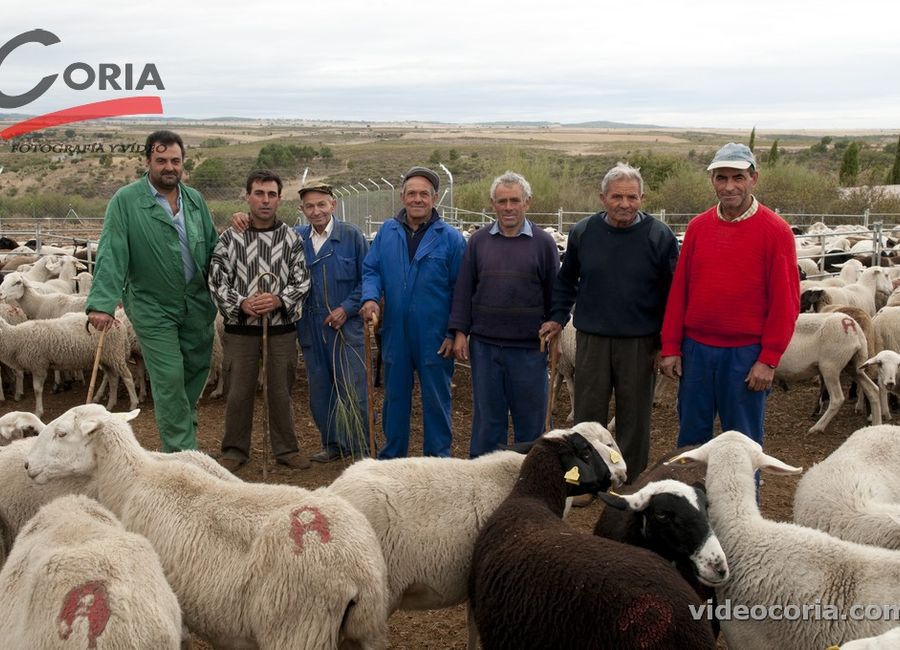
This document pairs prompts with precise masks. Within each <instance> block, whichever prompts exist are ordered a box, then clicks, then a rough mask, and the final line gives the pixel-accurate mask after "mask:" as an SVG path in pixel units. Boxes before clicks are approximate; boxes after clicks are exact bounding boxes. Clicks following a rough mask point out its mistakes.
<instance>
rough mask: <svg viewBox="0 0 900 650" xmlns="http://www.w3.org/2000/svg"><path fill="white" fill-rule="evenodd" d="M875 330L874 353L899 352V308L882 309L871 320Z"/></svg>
mask: <svg viewBox="0 0 900 650" xmlns="http://www.w3.org/2000/svg"><path fill="white" fill-rule="evenodd" d="M872 326H873V327H874V328H875V351H876V352H881V351H882V350H893V351H894V352H900V307H882V308H881V309H880V310H878V313H877V314H875V318H873V319H872Z"/></svg>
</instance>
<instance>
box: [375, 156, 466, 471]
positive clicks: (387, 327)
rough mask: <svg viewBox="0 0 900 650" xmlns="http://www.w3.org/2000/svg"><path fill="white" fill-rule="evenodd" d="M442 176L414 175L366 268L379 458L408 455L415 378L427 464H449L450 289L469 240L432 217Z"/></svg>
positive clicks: (427, 172)
mask: <svg viewBox="0 0 900 650" xmlns="http://www.w3.org/2000/svg"><path fill="white" fill-rule="evenodd" d="M438 185H439V179H438V175H437V174H436V173H435V172H433V171H432V170H430V169H427V168H425V167H413V168H412V169H410V170H409V171H408V172H407V173H406V175H405V176H404V180H403V185H402V186H401V189H400V198H401V202H402V203H403V209H401V210H400V212H399V213H398V214H397V215H396V216H395V217H394V218H393V219H389V220H387V221H385V223H384V225H382V227H381V228H380V229H379V230H378V234H377V235H376V236H375V241H373V242H372V246H371V247H370V248H369V252H368V254H367V255H366V258H365V261H364V263H363V285H362V300H363V305H362V308H361V309H360V315H361V316H362V317H363V319H364V320H366V321H368V320H370V319H371V318H372V316H373V315H374V316H377V315H378V313H379V308H378V300H379V299H380V298H381V297H382V296H384V306H385V316H384V322H383V324H382V329H381V341H382V357H383V359H384V372H385V387H384V414H383V418H382V425H383V428H384V436H385V445H384V447H383V448H382V449H381V452H380V453H379V458H398V457H402V456H406V455H407V451H408V448H409V421H410V409H411V407H412V389H413V371H414V370H415V372H417V373H418V375H419V384H420V387H421V390H422V419H423V421H424V428H425V431H424V447H423V450H422V451H423V453H424V455H426V456H450V443H451V441H452V433H451V429H450V378H451V377H452V375H453V337H452V335H451V334H450V333H449V332H448V331H447V321H448V320H449V317H450V306H451V300H452V298H453V287H454V285H455V284H456V275H457V273H458V272H459V265H460V262H461V260H462V254H463V250H464V248H465V240H464V239H463V237H462V235H461V234H460V233H459V232H458V231H457V230H456V229H455V228H453V227H451V226H449V225H448V224H447V223H446V222H444V220H443V219H441V216H440V215H439V214H438V212H437V210H435V209H434V205H435V202H436V200H437V190H438Z"/></svg>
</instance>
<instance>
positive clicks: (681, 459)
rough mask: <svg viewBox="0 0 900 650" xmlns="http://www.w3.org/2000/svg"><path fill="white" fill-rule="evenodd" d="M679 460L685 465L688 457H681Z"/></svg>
mask: <svg viewBox="0 0 900 650" xmlns="http://www.w3.org/2000/svg"><path fill="white" fill-rule="evenodd" d="M678 462H679V463H681V464H682V465H684V464H685V463H687V458H679V459H678Z"/></svg>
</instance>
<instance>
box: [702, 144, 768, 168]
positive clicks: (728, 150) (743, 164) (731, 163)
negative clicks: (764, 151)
mask: <svg viewBox="0 0 900 650" xmlns="http://www.w3.org/2000/svg"><path fill="white" fill-rule="evenodd" d="M720 167H730V168H731V169H749V168H750V167H753V169H756V158H754V157H753V152H752V151H750V147H748V146H747V145H745V144H736V143H734V142H729V143H728V144H726V145H725V146H724V147H722V148H721V149H719V150H718V151H717V152H716V155H715V156H714V157H713V159H712V162H711V163H709V167H707V168H706V170H707V171H712V170H713V169H719V168H720Z"/></svg>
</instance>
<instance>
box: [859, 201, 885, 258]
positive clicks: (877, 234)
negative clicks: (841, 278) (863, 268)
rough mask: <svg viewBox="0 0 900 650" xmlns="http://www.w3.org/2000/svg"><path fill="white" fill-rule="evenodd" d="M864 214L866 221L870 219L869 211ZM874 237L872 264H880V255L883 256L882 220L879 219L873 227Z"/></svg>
mask: <svg viewBox="0 0 900 650" xmlns="http://www.w3.org/2000/svg"><path fill="white" fill-rule="evenodd" d="M863 216H865V218H866V221H868V218H869V211H868V210H866V211H865V213H864V215H863ZM872 237H874V241H873V242H872V266H878V265H879V262H880V261H881V260H879V259H878V258H879V257H881V222H880V221H877V222H876V223H875V226H874V227H873V228H872Z"/></svg>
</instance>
